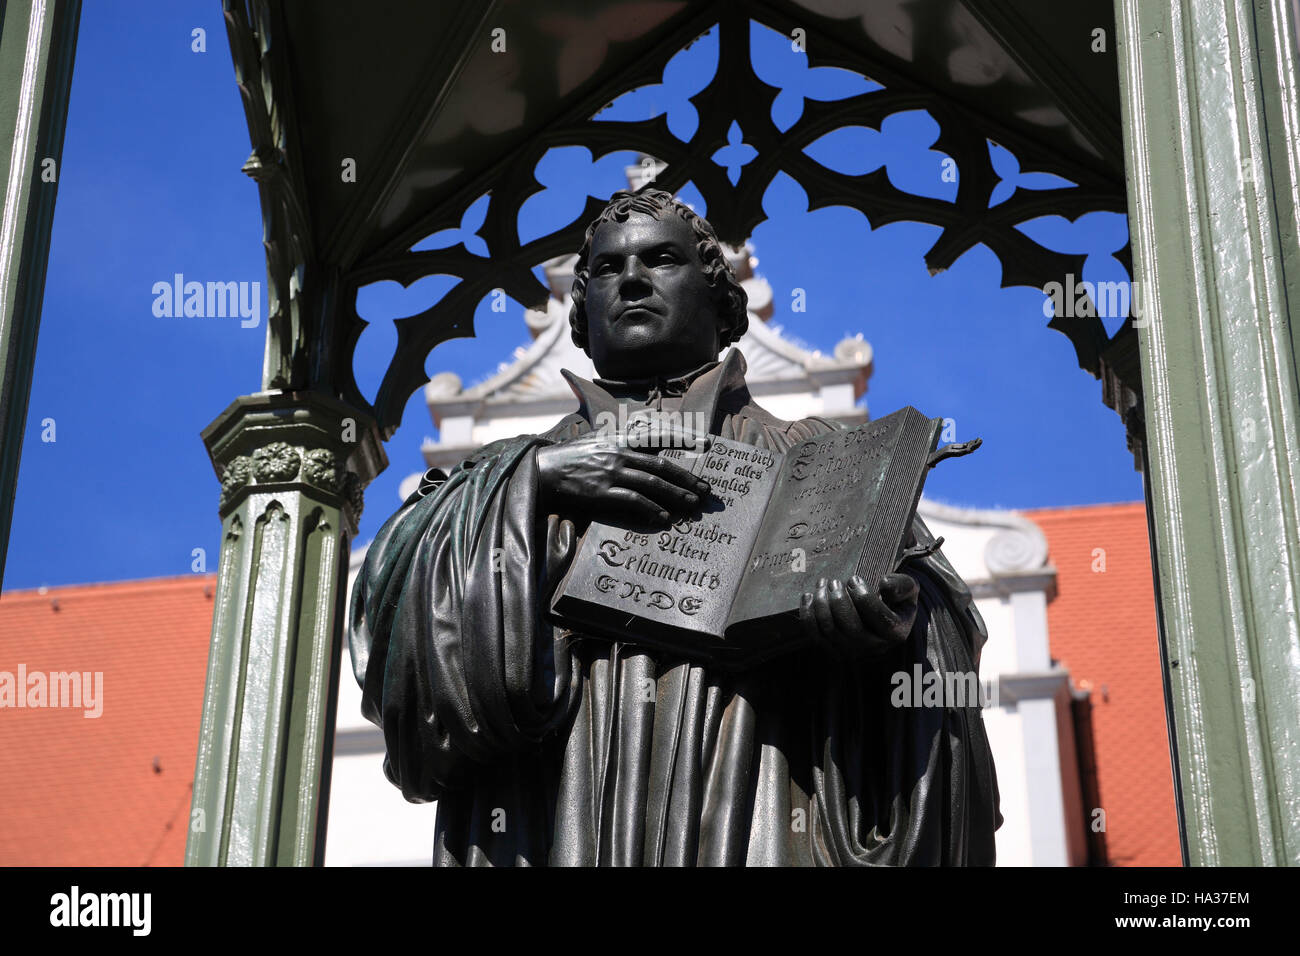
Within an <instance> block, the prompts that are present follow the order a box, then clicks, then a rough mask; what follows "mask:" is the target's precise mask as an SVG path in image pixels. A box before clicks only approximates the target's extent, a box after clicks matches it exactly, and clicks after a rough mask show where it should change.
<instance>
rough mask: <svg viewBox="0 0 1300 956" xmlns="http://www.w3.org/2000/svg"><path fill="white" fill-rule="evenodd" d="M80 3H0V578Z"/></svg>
mask: <svg viewBox="0 0 1300 956" xmlns="http://www.w3.org/2000/svg"><path fill="white" fill-rule="evenodd" d="M80 18H81V0H7V2H4V3H0V187H3V190H4V192H3V194H0V582H3V581H4V569H5V555H6V554H7V552H8V550H9V526H10V523H11V522H12V520H13V510H14V494H15V492H16V490H17V486H18V463H19V461H20V459H21V458H22V453H23V431H24V429H25V427H26V424H27V400H28V398H29V397H30V395H31V387H32V366H33V364H34V363H35V360H36V335H37V331H38V330H39V328H40V324H41V301H42V300H43V299H44V296H45V265H46V262H47V261H48V259H49V251H50V228H51V226H52V225H53V222H54V199H55V195H56V194H57V191H58V186H59V182H58V177H59V171H60V165H61V164H62V161H63V127H64V121H65V119H66V117H67V114H68V91H69V90H70V89H71V87H72V61H73V59H74V55H75V53H76V47H77V25H78V22H79V21H80Z"/></svg>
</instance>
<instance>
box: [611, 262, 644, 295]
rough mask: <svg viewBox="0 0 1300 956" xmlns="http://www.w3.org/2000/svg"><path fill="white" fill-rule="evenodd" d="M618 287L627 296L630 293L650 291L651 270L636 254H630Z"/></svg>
mask: <svg viewBox="0 0 1300 956" xmlns="http://www.w3.org/2000/svg"><path fill="white" fill-rule="evenodd" d="M618 288H619V292H620V293H621V294H622V295H623V296H624V297H625V298H626V297H628V294H629V293H641V292H643V291H648V290H649V289H650V288H651V282H650V270H649V269H647V268H646V266H645V264H644V263H643V262H642V261H641V260H640V259H638V258H637V257H636V256H628V257H627V261H626V262H625V263H624V264H623V273H622V274H621V275H620V276H619V279H618Z"/></svg>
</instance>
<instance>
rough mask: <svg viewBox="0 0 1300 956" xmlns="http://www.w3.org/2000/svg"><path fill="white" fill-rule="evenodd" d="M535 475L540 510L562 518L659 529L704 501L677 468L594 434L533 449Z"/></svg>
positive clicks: (703, 491) (698, 485)
mask: <svg viewBox="0 0 1300 956" xmlns="http://www.w3.org/2000/svg"><path fill="white" fill-rule="evenodd" d="M537 474H538V484H539V492H540V495H541V504H542V505H543V507H545V508H546V509H547V510H548V511H550V512H553V513H555V514H560V515H564V516H566V517H582V518H597V519H600V520H615V521H617V520H619V519H623V520H628V521H644V522H650V523H656V522H657V523H665V522H667V521H669V520H670V519H671V518H673V517H680V516H681V515H684V514H690V513H692V512H694V511H696V510H697V509H698V508H699V507H700V505H701V503H702V502H703V501H704V500H705V499H706V498H707V497H708V495H709V485H708V483H707V482H706V481H704V480H703V479H701V478H696V477H695V476H694V475H692V474H691V473H690V472H689V471H687V470H686V469H685V468H682V467H681V466H680V465H677V464H674V463H673V462H671V461H669V460H668V459H666V458H660V457H659V456H658V455H654V454H647V453H646V452H642V451H637V450H635V449H633V448H629V447H627V446H626V445H624V444H620V443H619V441H618V440H617V439H616V438H614V437H611V436H609V435H604V434H602V433H600V432H589V433H587V434H585V435H580V436H579V437H577V438H571V439H569V440H567V441H562V442H558V443H556V444H554V445H548V446H546V447H544V448H540V449H538V451H537Z"/></svg>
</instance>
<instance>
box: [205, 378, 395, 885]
mask: <svg viewBox="0 0 1300 956" xmlns="http://www.w3.org/2000/svg"><path fill="white" fill-rule="evenodd" d="M203 440H204V443H205V444H206V445H207V447H208V451H209V453H210V454H211V456H212V461H213V464H214V466H215V467H216V469H217V474H218V475H219V476H220V477H221V479H222V481H221V503H220V509H219V510H220V514H221V522H222V528H221V530H222V540H221V549H220V559H219V565H218V571H217V593H216V600H215V602H214V603H215V606H214V608H213V618H212V645H211V650H210V652H209V657H208V679H207V688H206V693H205V696H204V702H203V722H202V725H201V729H200V732H199V749H198V759H197V761H196V767H195V772H194V803H193V809H192V813H191V819H190V834H189V843H188V845H187V847H186V851H185V862H186V864H187V865H190V866H305V865H311V864H319V863H321V862H322V859H323V855H324V848H325V822H326V818H327V816H328V813H327V811H328V802H329V771H330V761H331V758H332V755H333V734H334V702H335V698H336V692H337V688H338V662H339V657H340V654H341V651H342V644H341V641H342V633H343V623H344V622H343V613H344V607H345V604H346V601H345V595H344V593H343V591H344V586H345V584H346V581H347V566H348V549H349V543H350V540H351V538H352V536H353V535H354V534H355V533H356V530H357V520H358V519H359V517H360V513H361V507H362V489H363V488H364V487H365V485H366V484H367V483H368V482H369V481H370V480H371V479H372V478H373V477H374V476H375V475H376V474H378V473H379V472H380V471H382V470H383V468H384V467H385V466H386V465H387V463H388V460H387V457H386V456H385V454H384V450H383V446H382V443H381V440H380V435H379V430H378V428H377V427H376V426H375V424H374V423H373V422H372V421H371V420H369V419H367V418H366V417H365V416H363V415H360V414H358V413H357V412H355V411H353V410H352V409H350V408H349V407H348V406H346V405H344V404H343V403H341V402H339V401H337V400H335V399H333V398H330V397H329V396H327V395H325V394H323V393H320V392H260V393H258V394H256V395H250V396H245V397H243V398H240V399H238V400H236V401H235V402H234V403H233V404H232V405H231V406H230V407H229V408H227V409H226V410H225V411H224V412H222V414H221V415H220V417H218V418H217V420H216V421H215V422H213V423H212V424H211V425H209V426H208V428H207V429H206V430H205V431H204V432H203Z"/></svg>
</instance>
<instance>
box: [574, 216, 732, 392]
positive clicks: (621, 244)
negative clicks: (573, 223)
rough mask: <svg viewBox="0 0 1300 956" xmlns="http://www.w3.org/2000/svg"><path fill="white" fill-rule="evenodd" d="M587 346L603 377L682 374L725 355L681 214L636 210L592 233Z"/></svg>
mask: <svg viewBox="0 0 1300 956" xmlns="http://www.w3.org/2000/svg"><path fill="white" fill-rule="evenodd" d="M588 270H589V276H588V279H587V298H586V312H587V347H588V349H589V350H590V352H591V359H592V361H593V362H594V363H595V365H596V371H597V372H598V373H599V374H600V375H601V376H602V377H604V378H618V379H629V378H648V377H650V376H652V375H664V376H672V375H680V374H684V373H686V372H689V371H691V370H693V369H695V368H698V367H699V366H701V365H703V364H704V363H705V362H710V361H713V360H714V359H716V358H717V357H718V351H719V345H718V310H717V303H716V300H715V298H714V292H713V290H712V289H711V288H710V287H709V284H708V280H707V279H706V278H705V277H704V271H703V265H702V263H701V262H700V258H699V254H698V253H697V252H696V249H695V233H694V232H693V231H692V229H691V227H690V225H689V224H687V222H686V221H685V220H683V219H682V218H681V217H680V216H676V215H668V216H664V218H663V219H655V218H654V217H652V216H647V215H644V214H642V213H633V214H632V215H631V216H629V217H628V220H627V222H607V223H605V224H603V225H602V226H601V227H600V228H599V229H597V230H596V234H595V235H594V236H593V237H592V241H591V253H590V260H589V262H588Z"/></svg>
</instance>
